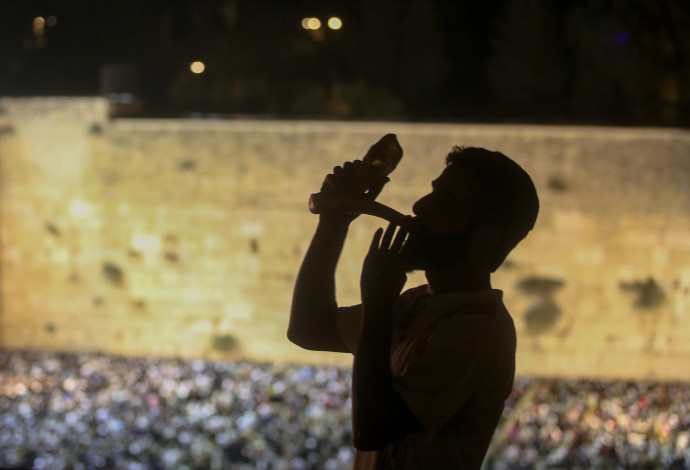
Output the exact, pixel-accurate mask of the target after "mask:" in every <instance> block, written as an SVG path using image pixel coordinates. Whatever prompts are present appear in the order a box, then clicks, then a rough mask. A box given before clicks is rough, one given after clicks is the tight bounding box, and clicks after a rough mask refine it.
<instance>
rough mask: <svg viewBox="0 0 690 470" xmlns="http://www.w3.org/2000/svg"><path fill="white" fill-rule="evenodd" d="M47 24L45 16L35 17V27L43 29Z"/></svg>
mask: <svg viewBox="0 0 690 470" xmlns="http://www.w3.org/2000/svg"><path fill="white" fill-rule="evenodd" d="M45 25H46V19H45V18H43V17H42V16H37V17H36V18H34V28H36V29H43V28H44V27H45Z"/></svg>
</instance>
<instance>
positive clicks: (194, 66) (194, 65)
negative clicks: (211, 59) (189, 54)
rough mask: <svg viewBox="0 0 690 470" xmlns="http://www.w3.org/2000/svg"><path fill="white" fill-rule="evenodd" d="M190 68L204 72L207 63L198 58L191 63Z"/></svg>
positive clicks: (194, 71)
mask: <svg viewBox="0 0 690 470" xmlns="http://www.w3.org/2000/svg"><path fill="white" fill-rule="evenodd" d="M189 70H191V71H192V72H193V73H204V70H206V65H205V64H204V63H203V62H200V61H198V60H197V61H195V62H192V63H191V64H190V66H189Z"/></svg>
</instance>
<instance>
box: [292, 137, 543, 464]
mask: <svg viewBox="0 0 690 470" xmlns="http://www.w3.org/2000/svg"><path fill="white" fill-rule="evenodd" d="M362 171H363V170H362V164H361V162H359V161H355V162H348V163H346V164H345V165H343V167H336V168H335V169H334V171H333V173H332V174H330V175H328V176H327V177H326V181H325V183H324V187H323V188H322V190H327V191H333V192H338V191H341V192H343V193H347V192H348V191H351V188H352V187H353V184H352V181H355V180H357V178H358V175H359V174H360V173H361V172H362ZM386 181H387V180H385V179H384V180H382V181H379V183H378V184H377V185H375V187H372V188H371V189H370V190H369V191H368V193H367V195H368V196H369V197H376V196H377V195H378V194H379V192H380V191H381V189H382V187H383V185H384V184H385V183H386ZM354 186H356V185H354ZM538 210H539V202H538V198H537V193H536V190H535V188H534V185H533V183H532V180H531V178H530V177H529V175H528V174H527V173H526V172H525V171H524V170H523V169H522V168H520V166H519V165H518V164H517V163H515V162H514V161H513V160H511V159H509V158H508V157H506V156H505V155H503V154H502V153H499V152H491V151H488V150H485V149H482V148H475V147H468V148H464V147H455V148H454V149H453V150H452V152H451V153H449V154H448V156H447V157H446V167H445V169H444V170H443V172H442V173H441V175H440V176H439V177H438V178H436V179H435V180H434V181H433V182H432V191H431V193H429V194H428V195H426V196H424V197H422V198H421V199H419V200H418V201H417V202H416V203H415V204H414V206H413V212H414V214H415V216H416V217H414V219H413V220H412V223H411V224H410V226H412V227H415V228H414V229H413V230H412V233H408V231H407V230H406V229H403V228H400V227H396V226H395V225H393V224H391V225H389V226H388V228H387V229H386V230H385V232H384V231H383V229H379V230H378V231H377V232H376V234H375V235H374V238H373V240H372V244H371V247H370V249H369V253H368V255H367V256H366V259H365V261H364V266H363V268H362V275H361V280H360V282H361V300H362V303H361V304H360V305H355V306H352V307H338V306H337V303H336V298H335V269H336V264H337V261H338V258H339V256H340V253H341V251H342V248H343V244H344V241H345V238H346V235H347V230H348V227H349V224H350V222H351V221H352V220H353V219H354V217H353V216H352V215H348V214H322V215H320V219H319V224H318V227H317V229H316V232H315V234H314V237H313V239H312V242H311V245H310V246H309V249H308V251H307V253H306V255H305V258H304V261H303V264H302V267H301V268H300V271H299V274H298V277H297V282H296V284H295V290H294V296H293V305H292V311H291V316H290V325H289V328H288V338H289V339H290V340H291V341H292V342H293V343H295V344H297V345H299V346H301V347H303V348H306V349H310V350H321V351H337V352H350V353H353V354H354V364H353V370H352V374H353V383H352V405H353V416H352V427H353V440H354V445H355V447H356V449H357V454H356V457H355V466H354V468H355V469H380V468H395V469H430V470H435V469H455V468H457V469H478V468H480V466H481V464H482V461H483V459H484V456H485V454H486V451H487V449H488V447H489V443H490V441H491V437H492V435H493V432H494V430H495V428H496V426H497V424H498V421H499V419H500V416H501V413H502V412H503V407H504V403H505V400H506V398H507V397H508V395H509V394H510V392H511V389H512V385H513V379H514V375H515V347H516V335H515V327H514V325H513V321H512V318H511V317H510V314H509V313H508V311H507V310H506V308H505V306H504V305H503V301H502V292H501V291H500V290H496V289H492V287H491V273H492V272H494V271H495V270H496V269H497V268H498V267H499V266H500V265H501V263H502V262H503V261H504V259H505V258H506V256H507V255H508V253H509V252H510V251H511V250H512V249H513V247H515V245H517V243H518V242H519V241H520V240H522V239H523V238H524V237H525V236H526V235H527V233H528V232H529V231H530V230H531V229H532V228H533V226H534V223H535V221H536V217H537V213H538ZM415 269H422V270H424V272H425V275H426V279H427V281H428V284H426V285H422V286H419V287H416V288H412V289H409V290H407V291H405V292H404V293H402V294H400V292H401V290H402V288H403V286H404V284H405V281H406V272H409V271H410V270H415Z"/></svg>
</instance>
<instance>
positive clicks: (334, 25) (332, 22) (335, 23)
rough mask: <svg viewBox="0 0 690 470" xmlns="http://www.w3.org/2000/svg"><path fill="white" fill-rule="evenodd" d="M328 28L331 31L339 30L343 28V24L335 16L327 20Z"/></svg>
mask: <svg viewBox="0 0 690 470" xmlns="http://www.w3.org/2000/svg"><path fill="white" fill-rule="evenodd" d="M328 27H329V28H331V29H340V28H342V27H343V22H342V20H341V19H340V18H338V17H337V16H334V17H332V18H329V19H328Z"/></svg>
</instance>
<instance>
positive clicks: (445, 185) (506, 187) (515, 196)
mask: <svg viewBox="0 0 690 470" xmlns="http://www.w3.org/2000/svg"><path fill="white" fill-rule="evenodd" d="M413 211H414V213H415V214H416V215H417V217H418V219H419V221H420V224H421V226H422V228H423V229H424V231H425V232H426V237H425V238H426V241H425V243H424V244H425V245H426V247H425V248H424V249H423V252H422V253H421V256H422V258H426V259H421V260H418V261H416V262H413V264H414V266H413V267H415V268H421V269H433V268H440V267H445V265H450V264H452V263H453V262H455V260H457V259H459V258H460V257H462V256H463V254H464V253H465V252H466V251H467V250H477V249H480V250H484V251H485V254H486V259H487V263H488V267H489V269H490V271H492V272H493V271H495V270H496V269H497V268H498V267H499V266H500V265H501V263H502V262H503V260H504V259H505V258H506V256H507V255H508V253H510V251H511V250H512V249H513V248H514V247H515V246H516V245H517V244H518V242H520V240H522V239H523V238H524V237H525V236H526V235H527V233H528V232H529V231H530V230H531V229H532V228H533V227H534V223H535V221H536V218H537V213H538V212H539V199H538V197H537V192H536V189H535V187H534V184H533V183H532V179H531V178H530V177H529V175H528V174H527V173H526V172H525V171H524V170H523V169H522V168H521V167H520V166H519V165H518V164H517V163H515V162H514V161H513V160H511V159H510V158H508V157H506V156H505V155H503V154H502V153H500V152H492V151H489V150H485V149H482V148H477V147H454V148H453V150H452V151H451V152H450V153H449V154H448V156H447V157H446V168H445V169H444V171H443V172H442V173H441V175H440V176H439V177H438V178H437V179H435V180H434V181H433V183H432V192H431V193H430V194H428V195H426V196H424V197H423V198H421V199H420V200H419V201H417V202H416V203H415V205H414V207H413ZM473 237H474V238H473ZM475 239H479V243H476V242H475V241H476V240H475ZM470 240H473V242H472V243H474V245H473V246H469V244H470Z"/></svg>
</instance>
